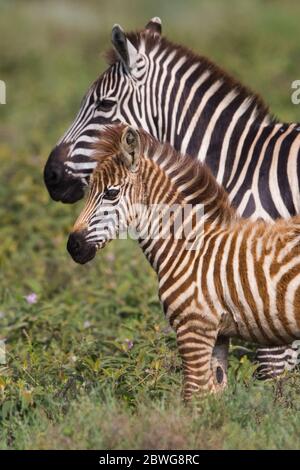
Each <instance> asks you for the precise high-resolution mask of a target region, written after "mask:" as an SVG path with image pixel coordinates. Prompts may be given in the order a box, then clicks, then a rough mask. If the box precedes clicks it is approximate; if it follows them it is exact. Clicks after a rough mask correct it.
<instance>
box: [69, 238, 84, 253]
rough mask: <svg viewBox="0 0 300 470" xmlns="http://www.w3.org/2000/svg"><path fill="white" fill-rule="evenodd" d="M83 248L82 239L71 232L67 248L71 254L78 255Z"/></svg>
mask: <svg viewBox="0 0 300 470" xmlns="http://www.w3.org/2000/svg"><path fill="white" fill-rule="evenodd" d="M81 248H82V241H81V240H80V239H79V237H78V236H77V235H76V234H75V233H71V235H70V236H69V240H68V244H67V250H68V251H69V253H70V254H71V255H78V254H79V253H80V250H81Z"/></svg>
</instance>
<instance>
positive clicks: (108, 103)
mask: <svg viewBox="0 0 300 470" xmlns="http://www.w3.org/2000/svg"><path fill="white" fill-rule="evenodd" d="M115 104H116V103H115V101H113V100H105V99H104V100H100V101H98V103H97V104H96V109H97V110H98V111H109V110H110V109H111V108H112V107H113V106H114V105H115Z"/></svg>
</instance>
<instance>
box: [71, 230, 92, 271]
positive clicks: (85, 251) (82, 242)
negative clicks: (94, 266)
mask: <svg viewBox="0 0 300 470" xmlns="http://www.w3.org/2000/svg"><path fill="white" fill-rule="evenodd" d="M86 233H87V231H86V230H82V231H80V232H73V233H71V234H70V236H69V240H68V243H67V250H68V252H69V253H70V255H71V256H72V258H73V260H74V261H75V262H76V263H80V264H85V263H87V262H88V261H91V260H92V259H93V258H94V256H95V254H96V251H97V249H96V245H95V244H93V243H89V242H87V241H86Z"/></svg>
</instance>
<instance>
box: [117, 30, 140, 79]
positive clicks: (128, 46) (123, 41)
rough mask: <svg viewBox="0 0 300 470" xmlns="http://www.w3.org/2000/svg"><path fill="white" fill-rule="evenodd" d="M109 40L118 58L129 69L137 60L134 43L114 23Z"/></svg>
mask: <svg viewBox="0 0 300 470" xmlns="http://www.w3.org/2000/svg"><path fill="white" fill-rule="evenodd" d="M111 42H112V44H113V46H114V49H115V51H116V53H117V54H118V56H119V58H120V60H121V61H122V62H123V64H124V65H125V67H126V68H127V70H128V71H131V70H132V69H133V68H134V67H135V65H136V62H137V59H138V51H137V49H136V48H135V47H134V45H133V44H132V43H131V42H130V41H129V39H127V37H126V36H125V33H124V31H123V29H122V28H121V26H120V25H118V24H115V25H114V26H113V29H112V32H111Z"/></svg>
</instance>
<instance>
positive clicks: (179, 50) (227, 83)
mask: <svg viewBox="0 0 300 470" xmlns="http://www.w3.org/2000/svg"><path fill="white" fill-rule="evenodd" d="M126 37H127V38H128V39H129V41H130V42H131V43H132V44H133V45H134V47H135V48H136V49H137V50H139V49H140V45H141V43H142V42H143V43H144V44H145V51H146V53H147V54H149V53H150V52H151V51H152V50H153V49H154V48H156V47H157V45H158V44H159V49H160V50H169V51H170V52H173V51H175V57H174V59H173V60H172V62H173V61H177V60H179V59H180V58H181V57H183V56H185V57H186V58H187V67H189V66H192V65H194V64H197V63H198V64H199V74H200V73H202V72H204V71H206V70H208V71H209V72H210V80H211V81H212V83H213V82H215V81H217V80H222V81H223V86H224V87H225V91H224V93H226V91H228V92H230V91H231V90H233V89H234V90H236V91H237V93H238V95H239V96H240V97H241V98H242V99H246V98H250V99H252V101H253V103H255V105H256V110H257V116H258V117H260V118H261V119H263V118H264V117H265V116H267V115H268V116H269V118H270V122H273V123H275V122H277V119H276V118H275V116H273V115H271V113H270V112H269V107H268V106H267V104H266V103H265V102H264V101H263V99H262V98H261V97H260V95H258V94H257V93H254V92H253V91H252V90H251V89H250V88H248V87H246V86H244V85H242V84H241V83H240V82H239V81H238V80H236V79H235V78H233V77H232V76H231V75H230V74H229V73H228V72H226V71H224V70H223V69H222V68H221V67H219V66H218V65H216V64H215V63H214V62H212V61H211V60H209V59H208V58H207V57H205V56H201V55H198V54H196V53H195V52H193V51H192V50H191V49H189V48H188V47H185V46H182V45H180V44H177V43H174V42H172V41H170V40H169V39H167V38H166V37H164V36H160V35H157V34H153V33H152V32H151V31H148V30H143V31H135V32H129V33H126ZM106 59H107V62H108V64H109V65H113V64H115V63H116V62H118V61H119V60H120V59H119V57H118V54H117V53H116V51H115V50H114V49H113V48H111V49H109V50H108V51H107V53H106Z"/></svg>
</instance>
